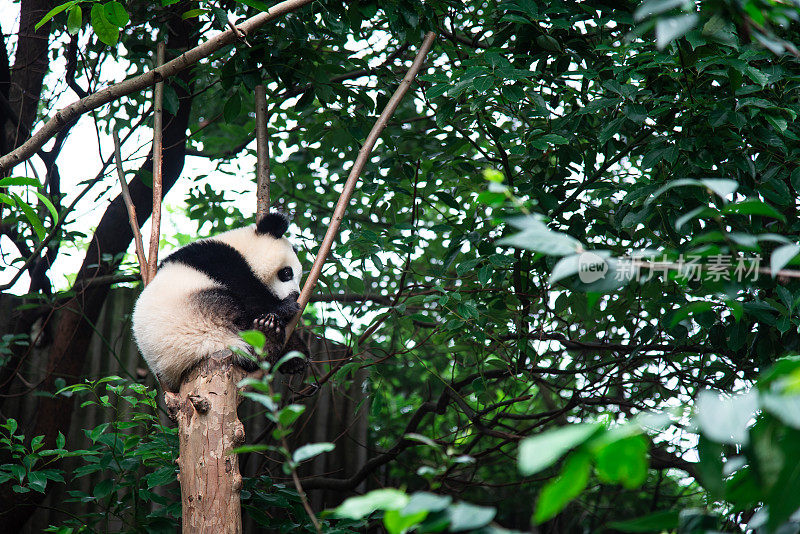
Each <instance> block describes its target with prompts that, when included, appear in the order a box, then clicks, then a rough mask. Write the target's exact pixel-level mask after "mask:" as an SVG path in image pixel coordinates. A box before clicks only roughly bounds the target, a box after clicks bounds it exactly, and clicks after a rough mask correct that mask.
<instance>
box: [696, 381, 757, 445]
mask: <svg viewBox="0 0 800 534" xmlns="http://www.w3.org/2000/svg"><path fill="white" fill-rule="evenodd" d="M757 409H758V396H757V395H756V393H754V392H753V391H750V392H748V393H744V394H742V395H736V396H735V397H723V396H721V395H720V394H719V393H717V392H714V391H711V390H707V389H706V390H703V391H701V392H700V394H699V395H698V396H697V403H696V412H697V413H696V414H695V422H696V423H697V426H698V427H699V428H700V431H701V432H702V434H703V435H704V436H706V437H707V438H709V439H711V440H713V441H716V442H717V443H730V444H739V445H746V444H747V442H748V432H747V425H748V424H749V423H750V421H751V420H752V419H753V417H754V416H755V414H756V410H757Z"/></svg>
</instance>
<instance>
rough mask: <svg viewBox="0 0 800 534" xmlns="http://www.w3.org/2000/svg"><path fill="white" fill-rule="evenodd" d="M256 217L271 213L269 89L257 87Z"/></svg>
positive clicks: (261, 86) (262, 86)
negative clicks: (268, 126)
mask: <svg viewBox="0 0 800 534" xmlns="http://www.w3.org/2000/svg"><path fill="white" fill-rule="evenodd" d="M255 101H256V158H257V161H256V216H261V215H264V214H266V213H268V212H269V172H270V171H269V131H268V129H267V122H268V121H269V117H268V116H267V88H266V87H264V85H263V84H259V85H256V91H255Z"/></svg>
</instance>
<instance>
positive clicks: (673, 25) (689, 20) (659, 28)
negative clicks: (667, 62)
mask: <svg viewBox="0 0 800 534" xmlns="http://www.w3.org/2000/svg"><path fill="white" fill-rule="evenodd" d="M698 20H700V18H699V17H698V16H697V14H696V13H686V14H684V15H678V16H677V17H669V18H660V19H658V20H657V21H656V46H658V48H659V49H660V50H663V49H664V47H666V46H667V45H668V44H669V43H671V42H672V41H674V40H675V39H678V38H679V37H683V36H684V35H686V33H687V32H688V31H689V30H691V29H692V28H694V27H695V26H696V25H697V21H698Z"/></svg>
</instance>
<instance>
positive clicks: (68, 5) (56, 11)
mask: <svg viewBox="0 0 800 534" xmlns="http://www.w3.org/2000/svg"><path fill="white" fill-rule="evenodd" d="M77 3H78V0H72V1H71V2H67V3H65V4H61V5H58V6H56V7H54V8H53V9H51V10H50V11H48V12H47V14H46V15H45V16H44V17H42V20H40V21H39V22H37V23H36V26H34V27H33V29H34V30H38V29H39V28H41V27H42V25H43V24H45V23H46V22H47V21H48V20H50V19H52V18H53V17H55V16H56V15H58V14H59V13H61V12H62V11H64V10H67V9H69V8H71V7H72V6H74V5H75V4H77Z"/></svg>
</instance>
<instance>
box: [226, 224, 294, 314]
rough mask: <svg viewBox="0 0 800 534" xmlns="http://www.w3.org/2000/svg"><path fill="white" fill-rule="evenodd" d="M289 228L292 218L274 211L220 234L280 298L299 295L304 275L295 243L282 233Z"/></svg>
mask: <svg viewBox="0 0 800 534" xmlns="http://www.w3.org/2000/svg"><path fill="white" fill-rule="evenodd" d="M288 228H289V219H288V218H287V217H286V216H285V215H284V214H282V213H278V212H272V213H268V214H266V215H263V216H261V217H260V218H259V219H258V222H257V223H256V224H255V225H252V226H246V227H244V228H239V229H237V230H231V231H229V232H225V233H224V234H220V235H219V236H217V238H218V239H219V240H220V241H223V242H225V243H227V244H229V245H231V246H232V247H233V248H235V249H236V250H238V251H239V252H240V253H241V254H242V256H244V259H245V260H246V261H247V263H248V264H249V265H250V268H251V269H252V271H253V272H254V273H255V275H256V276H257V277H258V278H259V280H261V281H262V282H263V283H264V284H265V285H266V286H267V287H268V288H269V289H270V291H272V293H273V294H274V295H275V296H276V297H277V298H278V299H280V300H284V299H287V298H290V297H291V298H293V299H297V297H298V296H299V294H300V278H301V277H302V275H303V271H302V268H301V266H300V260H298V259H297V254H295V251H294V248H293V247H292V244H291V243H290V242H289V240H288V239H286V238H285V237H284V236H283V234H284V233H286V230H287V229H288ZM212 239H213V238H212Z"/></svg>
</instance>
